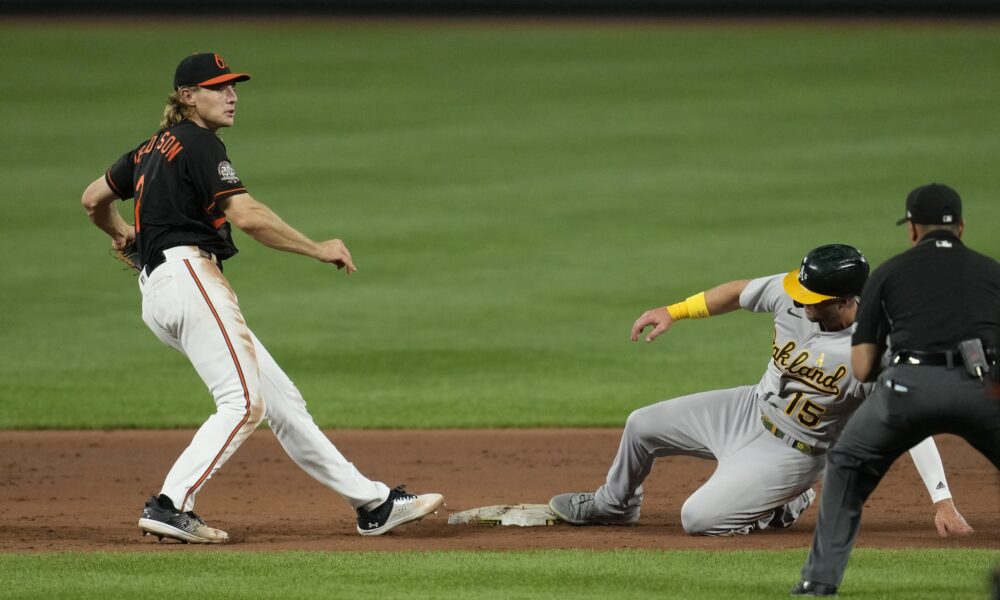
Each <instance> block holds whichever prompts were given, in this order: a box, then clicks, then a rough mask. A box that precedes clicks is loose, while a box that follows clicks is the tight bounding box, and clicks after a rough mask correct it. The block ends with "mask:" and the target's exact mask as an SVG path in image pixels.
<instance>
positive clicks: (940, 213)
mask: <svg viewBox="0 0 1000 600" xmlns="http://www.w3.org/2000/svg"><path fill="white" fill-rule="evenodd" d="M907 221H909V222H911V223H916V224H917V225H958V224H959V223H960V222H961V221H962V199H961V198H960V197H959V195H958V192H956V191H955V190H953V189H951V188H950V187H948V186H946V185H944V184H943V183H928V184H927V185H922V186H920V187H918V188H917V189H915V190H913V191H912V192H910V195H909V196H907V197H906V216H905V217H903V218H902V219H900V220H898V221H896V225H902V224H903V223H906V222H907Z"/></svg>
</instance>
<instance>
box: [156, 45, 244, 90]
mask: <svg viewBox="0 0 1000 600" xmlns="http://www.w3.org/2000/svg"><path fill="white" fill-rule="evenodd" d="M248 79H250V76H249V75H247V74H246V73H233V72H232V71H230V70H229V65H227V64H226V61H225V60H223V58H222V57H221V56H219V55H218V54H216V53H214V52H196V53H195V54H192V55H191V56H188V57H187V58H185V59H184V60H182V61H181V64H179V65H177V70H176V71H175V72H174V89H175V90H176V89H178V88H180V87H181V86H196V85H219V84H220V83H227V82H230V81H246V80H248Z"/></svg>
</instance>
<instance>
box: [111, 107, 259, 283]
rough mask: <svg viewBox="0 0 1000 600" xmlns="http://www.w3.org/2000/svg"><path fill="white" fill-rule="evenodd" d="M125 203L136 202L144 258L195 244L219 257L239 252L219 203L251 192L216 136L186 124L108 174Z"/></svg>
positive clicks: (149, 142)
mask: <svg viewBox="0 0 1000 600" xmlns="http://www.w3.org/2000/svg"><path fill="white" fill-rule="evenodd" d="M104 178H105V180H106V181H107V183H108V186H109V187H111V189H112V190H114V192H115V193H116V194H117V195H118V196H119V197H120V198H121V199H122V200H128V199H129V198H135V238H136V244H137V245H138V248H139V260H140V261H141V262H142V264H147V263H149V262H150V261H151V260H153V259H154V257H156V256H157V255H158V253H159V252H162V251H163V250H166V249H167V248H172V247H174V246H187V245H194V246H198V247H200V248H202V249H204V250H207V251H209V252H212V253H214V254H215V255H216V256H218V257H219V258H220V259H226V258H229V257H231V256H233V255H234V254H236V252H237V249H236V246H235V245H234V244H233V236H232V229H231V227H230V225H229V223H228V222H227V221H226V216H225V214H224V213H223V211H222V209H221V208H219V204H218V203H219V201H220V200H222V199H224V198H228V197H230V196H233V195H236V194H241V193H244V192H246V187H244V185H243V182H241V181H240V179H239V177H238V176H237V175H236V170H235V169H233V165H232V163H230V162H229V158H228V157H227V156H226V147H225V145H224V144H223V143H222V140H220V139H219V138H218V136H216V135H215V134H214V133H213V132H211V131H209V130H208V129H205V128H203V127H199V126H198V125H197V124H195V123H193V122H191V121H188V120H184V121H181V122H180V123H178V124H176V125H174V126H173V127H171V128H169V129H167V130H166V131H163V132H160V133H157V134H156V135H154V136H153V137H151V138H150V139H148V140H147V141H145V142H143V143H142V144H139V146H138V147H136V148H135V149H134V150H131V151H129V152H127V153H126V154H124V155H123V156H122V157H121V158H119V159H118V161H117V162H115V164H114V165H112V166H111V168H110V169H108V171H107V173H105V175H104Z"/></svg>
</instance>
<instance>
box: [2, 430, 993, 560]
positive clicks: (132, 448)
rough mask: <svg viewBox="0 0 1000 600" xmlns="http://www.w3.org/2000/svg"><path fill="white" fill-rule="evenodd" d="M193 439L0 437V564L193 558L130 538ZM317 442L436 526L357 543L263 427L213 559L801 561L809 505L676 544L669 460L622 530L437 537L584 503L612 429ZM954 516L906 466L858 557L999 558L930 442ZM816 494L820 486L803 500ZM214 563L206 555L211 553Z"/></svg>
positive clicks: (989, 508)
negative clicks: (581, 555)
mask: <svg viewBox="0 0 1000 600" xmlns="http://www.w3.org/2000/svg"><path fill="white" fill-rule="evenodd" d="M193 433H194V432H193V431H96V432H95V431H42V432H28V431H24V432H21V431H3V432H0V552H47V551H88V550H93V551H134V550H150V551H191V550H196V549H198V547H195V546H185V545H182V544H174V543H163V544H158V543H156V541H155V539H154V538H152V537H145V538H141V537H140V536H139V531H138V528H137V527H136V521H137V520H138V516H139V511H140V509H141V507H142V504H143V502H144V501H145V499H146V497H147V496H149V495H150V494H152V493H155V492H157V491H158V486H159V485H160V483H161V482H162V480H163V477H164V475H165V474H166V471H167V470H168V469H169V468H170V466H171V464H172V462H173V460H174V459H175V458H176V457H177V456H178V455H179V454H180V452H181V450H183V449H184V447H185V446H186V445H187V443H188V441H189V440H190V439H191V436H192V435H193ZM327 435H329V436H330V437H331V439H333V440H334V443H336V444H337V446H338V448H339V449H340V450H341V451H342V452H343V453H344V454H345V455H346V456H347V457H348V458H349V459H350V460H352V461H353V462H354V463H355V464H356V465H357V466H358V468H359V469H361V471H362V472H363V473H365V474H366V475H368V476H369V477H372V478H375V479H380V480H382V481H384V482H386V483H387V484H389V485H390V486H392V485H396V484H399V483H403V482H405V483H407V484H409V489H411V490H412V491H415V492H423V491H436V492H441V493H442V494H444V495H445V501H446V507H445V508H444V509H442V510H441V511H439V514H437V515H432V516H430V517H428V518H426V519H424V520H423V521H421V522H419V523H415V524H410V525H406V526H403V527H401V528H399V529H398V530H396V531H394V532H392V533H390V534H388V535H385V536H381V537H366V538H363V537H361V536H359V535H358V534H357V533H356V532H355V529H354V526H355V524H354V519H355V517H354V511H353V510H351V508H350V506H348V504H347V503H346V502H345V501H343V500H342V499H341V498H340V497H339V496H337V495H336V494H334V493H332V492H330V491H329V490H327V489H326V488H323V487H322V486H320V485H319V484H318V483H316V482H315V481H314V480H312V479H311V478H309V477H308V476H307V475H305V474H304V473H303V472H302V471H301V470H299V468H298V467H297V466H295V464H294V463H293V462H292V461H291V460H290V459H289V458H288V456H287V455H286V454H285V453H284V451H283V450H282V449H281V447H280V445H279V444H278V442H277V440H276V439H275V437H274V435H273V434H272V433H271V432H270V431H268V430H260V431H258V432H256V433H255V434H254V435H253V436H251V438H250V439H249V440H248V441H247V442H246V443H245V444H244V446H243V447H242V448H241V449H240V450H239V451H238V452H237V453H236V455H235V456H234V457H233V458H232V459H231V460H230V461H229V463H228V464H226V465H225V467H223V469H222V470H221V471H220V472H219V473H218V474H217V475H216V476H215V477H214V478H213V479H212V480H211V481H210V482H209V483H208V484H207V485H206V487H205V488H204V489H203V490H202V492H201V493H200V494H199V496H198V505H197V507H196V509H195V510H196V512H198V513H199V514H200V515H202V516H203V517H204V518H205V520H206V521H207V522H208V523H209V524H210V525H212V526H215V527H219V528H221V529H224V530H226V531H228V532H229V534H230V536H231V538H232V543H231V544H229V545H228V546H225V547H226V548H229V549H231V550H247V551H263V550H269V551H275V550H338V551H368V550H391V551H400V550H472V549H484V550H511V549H533V548H536V549H540V548H586V549H599V550H608V549H615V548H650V549H696V548H697V549H707V550H722V549H780V548H803V549H804V548H807V547H808V546H809V544H810V541H811V539H812V529H813V526H814V525H815V522H816V514H817V510H816V507H813V508H810V509H809V511H807V513H806V514H805V515H804V516H803V518H802V519H801V520H800V522H799V523H796V525H795V526H794V527H792V528H791V529H788V530H777V531H763V532H757V533H755V534H753V535H749V536H742V537H737V538H707V537H691V536H688V535H685V534H684V532H683V530H682V529H681V526H680V521H679V515H680V507H681V505H682V504H683V502H684V500H685V499H686V498H687V496H688V495H690V494H691V493H692V492H693V491H694V490H695V489H696V488H697V487H698V486H699V485H700V484H701V482H703V481H704V480H705V479H707V478H708V477H709V475H711V473H712V470H713V469H714V467H715V462H714V461H707V460H699V459H694V458H688V457H670V458H663V459H659V460H658V461H657V464H656V466H655V467H654V468H653V472H652V474H651V476H650V477H649V479H648V480H647V483H646V486H645V489H646V496H645V498H646V500H645V503H644V504H643V508H642V518H641V520H640V523H639V525H638V526H636V527H582V528H581V527H572V526H569V525H563V524H560V525H554V526H549V527H529V528H521V527H486V526H475V525H448V524H447V520H448V519H447V517H448V515H449V514H450V513H451V512H456V511H461V510H465V509H468V508H473V507H477V506H485V505H492V504H508V503H545V502H548V499H549V498H550V497H551V496H552V495H554V494H558V493H562V492H572V491H592V490H594V489H595V488H596V487H597V486H598V485H600V483H601V482H602V481H603V478H604V475H605V472H606V470H607V468H608V466H609V465H610V463H611V460H612V458H613V457H614V454H615V450H616V449H617V446H618V440H619V437H620V435H621V430H620V429H531V430H514V429H499V430H408V431H396V430H392V431H346V430H331V431H328V432H327ZM936 439H937V441H938V445H939V448H940V450H941V455H942V457H943V460H944V463H945V469H946V471H947V474H948V478H949V484H950V486H951V488H952V493H953V494H954V497H955V502H956V505H957V506H958V507H959V509H960V510H961V511H962V513H963V514H964V515H965V517H966V518H967V519H968V521H969V523H970V524H971V525H972V526H973V527H975V528H976V533H975V534H974V535H972V536H969V537H961V538H955V537H950V538H946V539H941V538H939V537H938V535H937V533H936V532H935V530H934V510H933V507H932V506H931V503H930V499H929V498H928V496H927V492H926V490H925V488H924V485H923V483H922V482H921V481H920V478H919V476H918V474H917V472H916V469H915V468H914V467H913V464H912V462H911V461H910V459H909V457H908V456H904V457H903V458H901V459H900V460H899V461H898V462H897V463H896V464H895V465H894V466H893V468H892V470H890V472H889V473H888V475H887V476H886V477H885V479H884V480H883V482H882V483H881V485H880V486H879V487H878V489H876V491H875V493H874V494H873V495H872V497H871V498H870V500H869V502H868V504H867V505H866V508H865V513H864V516H863V520H862V528H861V535H860V538H859V541H858V546H859V547H882V548H902V547H935V548H952V547H965V548H1000V477H998V473H997V471H996V469H994V468H993V466H992V465H990V464H989V462H988V461H986V459H985V458H983V457H982V456H981V455H980V454H979V453H978V452H976V451H975V450H973V449H972V448H971V447H970V446H969V445H968V444H967V443H965V442H964V441H963V440H961V439H959V438H956V437H953V436H939V437H937V438H936ZM817 489H819V488H817ZM211 549H212V550H217V549H218V548H211Z"/></svg>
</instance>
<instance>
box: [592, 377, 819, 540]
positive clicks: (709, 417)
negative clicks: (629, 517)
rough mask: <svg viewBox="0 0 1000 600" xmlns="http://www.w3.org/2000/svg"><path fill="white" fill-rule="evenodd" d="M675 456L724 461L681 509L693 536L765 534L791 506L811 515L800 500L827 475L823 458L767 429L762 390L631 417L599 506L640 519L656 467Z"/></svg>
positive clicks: (722, 394)
mask: <svg viewBox="0 0 1000 600" xmlns="http://www.w3.org/2000/svg"><path fill="white" fill-rule="evenodd" d="M676 454H681V455H688V456H697V457H700V458H714V459H716V460H718V461H719V465H718V467H717V468H716V470H715V473H713V474H712V477H711V478H709V480H708V481H706V482H705V484H704V485H702V486H701V487H700V488H698V490H697V491H696V492H695V493H694V494H692V495H691V497H689V498H688V499H687V501H686V502H685V503H684V506H683V507H682V508H681V525H682V526H683V527H684V531H686V532H687V533H689V534H692V535H733V534H743V533H749V532H750V531H752V530H753V529H757V528H761V529H762V528H764V527H766V526H767V522H768V521H769V520H770V518H771V517H772V516H773V515H774V511H775V509H777V508H779V507H782V506H784V505H788V509H789V510H790V511H791V512H792V513H793V514H795V515H797V514H798V513H799V512H801V510H802V508H803V507H804V500H802V499H800V498H799V496H800V495H801V494H802V493H803V492H805V491H806V490H808V489H809V488H810V487H811V486H812V485H813V483H815V482H816V480H817V479H818V478H819V476H820V475H821V473H822V470H823V457H822V456H810V455H807V454H803V453H801V452H799V451H798V450H795V449H793V448H791V447H789V446H787V445H786V444H785V443H784V442H782V441H781V440H779V439H778V438H776V437H774V436H773V435H771V433H769V432H768V431H767V430H765V429H764V426H763V425H762V424H761V421H760V409H759V408H758V407H757V392H756V386H745V387H738V388H732V389H727V390H715V391H711V392H701V393H698V394H691V395H690V396H682V397H680V398H675V399H673V400H666V401H663V402H659V403H657V404H653V405H651V406H647V407H645V408H640V409H638V410H636V411H634V412H633V413H632V414H631V415H629V417H628V421H627V422H626V423H625V431H624V432H623V433H622V440H621V444H620V445H619V448H618V455H617V456H615V460H614V463H613V464H612V465H611V470H610V471H609V472H608V477H607V481H606V483H605V484H604V485H603V486H601V488H600V489H598V490H597V494H596V498H595V505H596V506H597V507H598V508H599V509H600V510H601V511H602V512H606V513H608V514H612V515H625V514H626V513H628V512H632V511H634V510H635V507H637V506H639V504H640V503H641V502H642V482H643V481H644V480H645V479H646V476H647V475H649V471H650V469H652V467H653V462H654V461H655V460H656V459H657V458H658V457H661V456H671V455H676ZM795 503H799V504H802V506H797V505H796V506H793V504H795Z"/></svg>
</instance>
